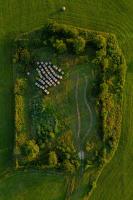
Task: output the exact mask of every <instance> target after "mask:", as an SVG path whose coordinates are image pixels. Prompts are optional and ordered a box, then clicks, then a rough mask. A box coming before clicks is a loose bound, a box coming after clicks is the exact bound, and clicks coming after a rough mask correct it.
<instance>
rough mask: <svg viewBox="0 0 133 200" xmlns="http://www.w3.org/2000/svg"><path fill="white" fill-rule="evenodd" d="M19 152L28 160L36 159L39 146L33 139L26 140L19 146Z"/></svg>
mask: <svg viewBox="0 0 133 200" xmlns="http://www.w3.org/2000/svg"><path fill="white" fill-rule="evenodd" d="M20 150H21V154H22V156H24V157H25V159H26V160H28V161H33V160H36V159H37V157H38V155H39V146H38V145H37V144H36V142H35V140H28V141H26V143H24V144H22V145H21V146H20Z"/></svg>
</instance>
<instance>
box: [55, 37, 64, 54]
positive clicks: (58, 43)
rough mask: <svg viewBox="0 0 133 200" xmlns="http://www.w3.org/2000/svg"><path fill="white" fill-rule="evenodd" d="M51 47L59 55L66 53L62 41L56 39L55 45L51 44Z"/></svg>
mask: <svg viewBox="0 0 133 200" xmlns="http://www.w3.org/2000/svg"><path fill="white" fill-rule="evenodd" d="M53 47H54V48H55V50H56V51H57V53H59V54H62V53H65V52H66V51H67V47H66V44H65V43H64V42H63V40H58V39H56V41H55V43H54V44H53Z"/></svg>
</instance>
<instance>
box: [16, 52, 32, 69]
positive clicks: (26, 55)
mask: <svg viewBox="0 0 133 200" xmlns="http://www.w3.org/2000/svg"><path fill="white" fill-rule="evenodd" d="M30 57H31V55H30V52H29V50H28V49H19V61H20V63H22V64H24V65H27V64H29V62H30Z"/></svg>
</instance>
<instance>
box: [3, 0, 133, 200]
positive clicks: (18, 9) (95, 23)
mask: <svg viewBox="0 0 133 200" xmlns="http://www.w3.org/2000/svg"><path fill="white" fill-rule="evenodd" d="M62 5H66V8H67V9H66V12H65V13H61V12H59V8H60V7H61V6H62ZM0 13H1V16H0V24H1V28H0V41H1V45H0V158H1V159H0V171H1V172H2V171H3V170H4V169H6V168H7V167H9V166H11V165H12V147H13V138H14V122H13V121H14V120H13V115H14V113H13V110H14V109H13V96H12V92H13V70H12V65H11V47H10V40H9V38H10V37H11V39H12V38H14V36H16V35H19V33H20V32H27V31H32V30H33V29H34V28H36V27H40V26H42V25H43V24H44V23H45V21H46V20H47V19H48V18H54V19H56V20H58V21H60V22H63V23H68V24H73V25H75V26H79V27H86V28H89V29H94V30H98V31H105V32H114V33H115V34H116V36H117V38H118V41H119V44H120V46H121V48H122V49H123V52H124V54H125V56H126V60H127V63H128V66H129V70H128V74H127V79H126V82H127V83H126V87H125V97H124V104H123V108H124V117H123V128H122V136H121V141H120V145H119V149H118V151H117V153H116V155H115V157H114V159H113V160H112V161H111V163H110V164H109V165H108V166H107V167H106V169H105V171H104V172H103V174H102V175H101V178H100V180H99V182H98V187H97V189H96V190H95V192H94V194H93V196H92V198H91V199H93V200H99V199H100V200H104V199H110V200H119V199H123V196H124V200H130V199H131V197H132V196H133V192H132V190H131V187H132V184H133V182H132V180H131V178H130V177H131V176H132V167H133V163H132V160H131V156H132V154H133V153H132V152H133V147H132V142H131V141H132V140H131V133H132V119H133V112H132V110H133V108H132V101H133V99H132V93H131V89H132V83H133V73H132V60H133V56H132V51H133V40H132V38H133V14H132V13H133V2H132V1H131V0H118V1H115V0H112V1H111V0H108V1H105V0H84V3H83V1H81V0H77V1H66V0H63V1H56V0H55V1H51V0H47V1H41V0H38V1H35V0H29V1H26V0H23V1H21V3H20V2H19V1H16V0H10V1H9V0H5V1H1V2H0ZM9 36H10V37H9ZM123 145H124V147H123ZM31 175H32V176H30V177H31V180H32V179H33V177H34V176H33V174H32V173H31ZM20 177H21V180H22V177H25V174H23V175H21V176H20ZM20 177H19V174H18V178H17V180H16V179H15V178H11V179H10V184H11V185H13V184H16V183H18V182H19V181H20ZM8 180H9V179H7V181H8ZM23 180H24V181H25V183H24V182H23V185H26V182H27V180H26V179H25V178H24V179H23ZM7 181H6V182H5V181H2V182H1V183H0V185H1V186H0V195H1V200H4V199H5V196H4V195H3V194H5V193H6V189H7V185H8V184H9V183H8V182H7ZM28 181H30V178H29V179H28ZM27 183H28V185H30V183H29V182H27ZM36 184H38V182H36V181H35V182H33V184H32V186H31V187H33V188H34V187H36ZM63 186H64V184H63ZM110 186H111V187H110ZM118 186H119V187H118ZM18 188H19V186H18V184H16V188H15V190H12V200H16V196H15V192H16V190H17V189H18ZM20 188H21V186H20ZM3 190H5V193H3ZM18 191H19V190H18ZM45 191H47V188H46V190H44V188H43V190H42V189H41V191H40V190H39V195H40V196H41V195H43V192H44V193H45ZM10 192H11V190H9V196H6V200H8V199H11V197H10V194H11V193H10ZM32 192H33V190H32ZM32 192H31V190H27V189H26V192H25V193H21V197H18V199H30V198H31V196H30V195H32ZM13 193H14V195H13ZM34 194H35V195H36V194H37V193H34ZM111 194H113V195H111ZM57 198H58V197H57ZM40 199H41V198H40ZM40 199H39V197H38V196H37V195H36V198H35V200H40ZM58 199H59V198H58ZM47 200H53V199H52V198H49V199H47ZM62 200H63V197H62Z"/></svg>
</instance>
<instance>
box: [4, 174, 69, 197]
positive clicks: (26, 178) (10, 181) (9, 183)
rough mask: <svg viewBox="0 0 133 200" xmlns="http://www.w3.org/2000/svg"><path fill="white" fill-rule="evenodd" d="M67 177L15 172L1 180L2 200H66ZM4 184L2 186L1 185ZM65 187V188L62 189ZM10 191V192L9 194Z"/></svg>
mask: <svg viewBox="0 0 133 200" xmlns="http://www.w3.org/2000/svg"><path fill="white" fill-rule="evenodd" d="M65 182H66V181H65V177H64V176H62V177H61V176H58V175H54V174H51V175H50V174H48V175H46V174H44V173H42V172H14V173H12V175H9V176H7V177H5V178H4V179H2V180H1V182H0V199H1V200H7V199H10V200H32V199H38V200H44V199H45V200H49V199H51V200H62V199H64V198H65V190H66V185H65ZM1 183H2V184H1ZM62 185H64V187H62ZM7 191H8V192H7Z"/></svg>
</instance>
